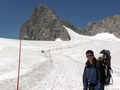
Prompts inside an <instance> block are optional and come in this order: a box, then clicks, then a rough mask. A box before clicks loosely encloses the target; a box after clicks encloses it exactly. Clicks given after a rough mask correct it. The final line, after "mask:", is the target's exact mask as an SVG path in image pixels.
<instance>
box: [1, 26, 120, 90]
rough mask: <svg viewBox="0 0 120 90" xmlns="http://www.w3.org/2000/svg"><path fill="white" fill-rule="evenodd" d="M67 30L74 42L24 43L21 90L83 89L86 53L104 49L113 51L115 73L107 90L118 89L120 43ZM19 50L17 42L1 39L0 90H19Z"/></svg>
mask: <svg viewBox="0 0 120 90" xmlns="http://www.w3.org/2000/svg"><path fill="white" fill-rule="evenodd" d="M65 28H66V29H67V30H68V31H69V34H70V36H71V38H72V40H71V41H60V42H59V41H54V42H52V41H24V40H23V41H22V57H21V78H20V90H82V88H83V87H82V74H83V69H84V64H85V62H86V57H85V55H84V54H85V52H86V50H88V49H92V50H94V51H95V55H97V54H98V53H99V51H100V50H102V49H104V48H105V49H109V50H111V53H112V68H113V71H114V73H113V79H114V83H113V85H110V86H108V87H106V89H105V90H119V89H120V86H119V83H120V61H119V53H120V48H119V46H120V42H119V40H118V39H115V38H114V39H113V38H112V39H113V41H112V40H108V39H105V38H107V37H105V38H103V39H98V38H96V36H94V37H89V36H83V35H79V34H77V33H75V32H73V31H72V30H70V29H69V28H67V27H65ZM18 50H19V41H18V40H11V39H4V38H0V52H1V53H0V60H1V63H0V67H1V68H0V90H8V89H9V90H16V80H17V65H18ZM43 51H44V52H43Z"/></svg>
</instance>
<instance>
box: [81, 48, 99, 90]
mask: <svg viewBox="0 0 120 90" xmlns="http://www.w3.org/2000/svg"><path fill="white" fill-rule="evenodd" d="M86 57H87V62H86V66H85V69H84V73H83V86H84V88H83V90H100V73H99V71H98V70H97V68H96V58H95V56H94V52H93V51H92V50H88V51H87V52H86Z"/></svg>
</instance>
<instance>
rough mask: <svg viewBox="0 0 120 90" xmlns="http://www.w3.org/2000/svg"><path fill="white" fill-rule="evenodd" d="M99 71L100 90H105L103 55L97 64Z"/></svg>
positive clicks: (100, 55)
mask: <svg viewBox="0 0 120 90" xmlns="http://www.w3.org/2000/svg"><path fill="white" fill-rule="evenodd" d="M96 67H97V69H98V70H99V72H100V83H101V86H100V90H104V85H105V64H104V56H103V54H99V56H98V59H97V64H96Z"/></svg>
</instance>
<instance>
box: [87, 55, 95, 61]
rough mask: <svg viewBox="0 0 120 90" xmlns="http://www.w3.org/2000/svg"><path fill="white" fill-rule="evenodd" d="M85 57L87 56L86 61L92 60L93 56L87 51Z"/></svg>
mask: <svg viewBox="0 0 120 90" xmlns="http://www.w3.org/2000/svg"><path fill="white" fill-rule="evenodd" d="M86 57H87V59H88V61H92V60H93V58H94V56H93V55H92V54H91V53H87V54H86Z"/></svg>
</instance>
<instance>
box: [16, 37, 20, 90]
mask: <svg viewBox="0 0 120 90" xmlns="http://www.w3.org/2000/svg"><path fill="white" fill-rule="evenodd" d="M20 64H21V39H20V43H19V62H18V77H17V89H16V90H19V83H20Z"/></svg>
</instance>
